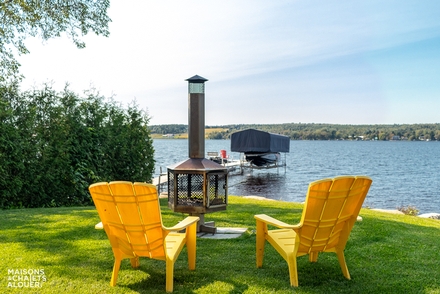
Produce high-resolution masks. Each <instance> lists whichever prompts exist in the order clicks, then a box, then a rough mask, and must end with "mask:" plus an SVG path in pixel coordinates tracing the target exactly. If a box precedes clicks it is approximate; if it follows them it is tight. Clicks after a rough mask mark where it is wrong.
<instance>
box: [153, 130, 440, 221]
mask: <svg viewBox="0 0 440 294" xmlns="http://www.w3.org/2000/svg"><path fill="white" fill-rule="evenodd" d="M230 145H231V142H230V140H206V143H205V151H206V152H208V151H217V152H218V151H220V150H222V149H224V150H226V151H227V153H228V155H229V156H232V157H233V158H234V159H239V158H240V154H239V153H235V152H232V153H231V152H230ZM154 148H155V160H156V171H155V176H158V175H159V172H160V167H162V170H163V172H166V167H167V166H169V165H172V164H174V163H177V162H180V161H182V160H185V159H187V158H188V140H181V139H179V140H177V139H163V140H154ZM282 156H283V157H284V154H282ZM286 162H287V167H286V168H284V167H282V168H279V170H277V169H268V170H254V171H252V172H250V171H249V170H245V172H244V174H243V175H238V174H237V173H235V172H232V173H231V175H230V176H229V179H228V181H229V187H228V194H229V195H241V196H247V195H257V196H264V197H267V198H271V199H277V200H284V201H291V202H303V201H304V199H305V194H306V192H307V187H308V184H309V183H310V182H312V181H315V180H319V179H322V178H326V177H334V176H338V175H367V176H369V177H371V178H372V179H373V184H372V186H371V188H370V192H369V193H368V195H367V198H366V200H365V202H364V206H366V207H370V208H383V209H396V208H397V207H400V206H405V207H406V206H408V205H411V206H415V207H416V208H417V209H419V213H428V212H437V213H438V212H440V173H439V169H440V142H420V141H418V142H407V141H397V142H396V141H291V142H290V153H287V154H286Z"/></svg>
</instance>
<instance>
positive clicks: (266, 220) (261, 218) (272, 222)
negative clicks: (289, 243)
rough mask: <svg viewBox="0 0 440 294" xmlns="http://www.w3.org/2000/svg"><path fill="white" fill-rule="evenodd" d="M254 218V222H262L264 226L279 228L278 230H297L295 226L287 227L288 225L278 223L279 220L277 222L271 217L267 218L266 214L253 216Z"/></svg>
mask: <svg viewBox="0 0 440 294" xmlns="http://www.w3.org/2000/svg"><path fill="white" fill-rule="evenodd" d="M254 218H255V219H256V220H259V221H261V222H264V223H266V224H268V225H272V226H275V227H277V228H280V229H296V228H298V226H297V225H289V224H286V223H285V222H282V221H280V220H277V219H275V218H273V217H271V216H268V215H266V214H257V215H254Z"/></svg>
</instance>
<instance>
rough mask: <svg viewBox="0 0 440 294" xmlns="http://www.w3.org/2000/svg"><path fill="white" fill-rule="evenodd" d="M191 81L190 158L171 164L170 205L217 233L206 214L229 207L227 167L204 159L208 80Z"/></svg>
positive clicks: (205, 229) (202, 229)
mask: <svg viewBox="0 0 440 294" xmlns="http://www.w3.org/2000/svg"><path fill="white" fill-rule="evenodd" d="M186 81H188V151H189V159H187V160H185V161H182V162H180V163H177V164H175V165H173V166H169V167H168V206H169V207H170V208H171V209H172V210H173V211H175V212H183V213H189V214H190V215H195V216H198V217H200V221H199V224H198V226H197V231H198V232H208V233H216V227H215V224H214V222H205V217H204V216H205V213H210V212H215V211H220V210H226V205H227V204H228V171H227V169H226V168H225V167H224V166H222V165H220V164H218V163H216V162H214V161H211V160H209V159H206V158H205V82H206V81H208V80H207V79H205V78H202V77H200V76H198V75H195V76H193V77H191V78H189V79H187V80H186Z"/></svg>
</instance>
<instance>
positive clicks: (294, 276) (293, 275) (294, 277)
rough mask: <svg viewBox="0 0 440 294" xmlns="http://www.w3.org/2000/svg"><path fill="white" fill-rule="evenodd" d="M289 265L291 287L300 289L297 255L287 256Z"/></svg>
mask: <svg viewBox="0 0 440 294" xmlns="http://www.w3.org/2000/svg"><path fill="white" fill-rule="evenodd" d="M286 261H287V265H288V267H289V277H290V285H291V286H293V287H298V270H297V266H296V254H293V253H291V254H289V255H288V256H287V259H286Z"/></svg>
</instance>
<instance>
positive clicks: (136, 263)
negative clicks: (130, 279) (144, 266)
mask: <svg viewBox="0 0 440 294" xmlns="http://www.w3.org/2000/svg"><path fill="white" fill-rule="evenodd" d="M130 263H131V267H132V268H138V267H139V266H140V263H139V257H133V258H131V259H130Z"/></svg>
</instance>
